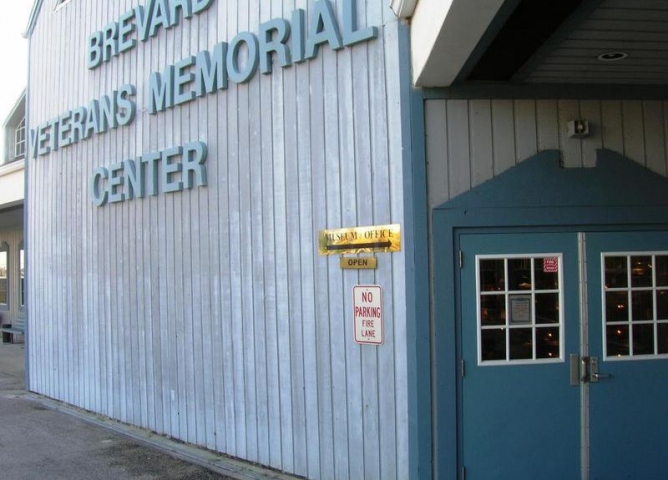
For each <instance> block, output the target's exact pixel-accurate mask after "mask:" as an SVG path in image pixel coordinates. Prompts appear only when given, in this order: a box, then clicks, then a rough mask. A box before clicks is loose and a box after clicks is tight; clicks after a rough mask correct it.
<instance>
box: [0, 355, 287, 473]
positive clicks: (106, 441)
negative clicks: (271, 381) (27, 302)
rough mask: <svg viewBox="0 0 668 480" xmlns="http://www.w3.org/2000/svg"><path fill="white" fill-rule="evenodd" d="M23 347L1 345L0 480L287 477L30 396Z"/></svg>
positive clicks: (33, 395) (42, 398) (31, 394)
mask: <svg viewBox="0 0 668 480" xmlns="http://www.w3.org/2000/svg"><path fill="white" fill-rule="evenodd" d="M24 371H25V370H24V348H23V345H21V344H3V343H0V480H5V479H6V480H24V479H25V480H34V479H39V480H52V479H53V480H60V479H67V480H79V479H81V480H98V479H100V480H103V479H114V480H126V479H127V480H129V479H141V480H153V479H156V480H157V479H160V480H162V479H165V480H172V479H184V480H228V479H235V480H267V479H275V480H289V479H294V478H295V477H292V476H288V475H285V474H281V473H280V472H275V471H273V470H267V469H263V468H261V467H258V466H255V465H252V464H249V463H247V462H242V461H239V460H236V459H231V458H227V457H225V456H222V455H217V454H215V453H212V452H209V451H206V450H204V449H200V448H197V447H193V446H189V445H185V444H182V443H179V442H174V441H172V440H169V439H167V438H165V437H162V436H159V435H155V434H151V433H150V432H147V431H144V430H142V429H138V428H134V427H131V426H127V425H123V424H119V423H118V422H115V421H113V420H110V419H106V418H103V417H100V416H95V415H92V414H90V413H88V412H85V411H83V410H79V409H76V408H74V407H70V406H68V405H65V404H62V403H59V402H55V401H53V400H50V399H47V398H45V397H41V396H39V395H36V394H34V393H30V392H27V391H26V389H25V382H24V376H25V375H24Z"/></svg>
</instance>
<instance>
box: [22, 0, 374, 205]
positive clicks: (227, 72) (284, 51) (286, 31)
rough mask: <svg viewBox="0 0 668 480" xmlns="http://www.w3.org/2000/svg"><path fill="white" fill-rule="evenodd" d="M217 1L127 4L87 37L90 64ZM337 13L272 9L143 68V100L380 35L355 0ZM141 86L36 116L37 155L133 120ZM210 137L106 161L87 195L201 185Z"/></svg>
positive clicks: (220, 84) (323, 1)
mask: <svg viewBox="0 0 668 480" xmlns="http://www.w3.org/2000/svg"><path fill="white" fill-rule="evenodd" d="M214 1H215V0H149V1H148V2H147V3H146V4H145V5H140V6H136V7H134V8H132V9H130V10H128V11H127V12H125V13H123V14H122V15H121V16H120V17H118V18H117V19H116V20H114V21H112V22H111V23H109V24H108V25H106V26H105V27H103V28H102V29H101V30H99V31H96V32H94V33H92V34H91V35H90V36H89V37H88V39H87V41H86V62H87V68H88V69H89V70H94V69H97V68H101V67H102V66H103V65H105V64H107V63H109V62H111V61H112V60H114V59H115V58H117V57H119V56H122V55H124V54H126V53H127V52H130V51H132V50H133V49H135V48H136V47H137V45H138V44H139V42H147V41H149V40H150V39H151V38H152V37H154V36H155V35H157V34H158V32H159V31H161V30H166V31H169V30H168V29H171V28H173V27H176V26H178V25H179V23H180V22H182V21H183V20H184V19H190V18H192V17H193V16H194V15H200V14H202V13H204V12H205V11H206V10H208V9H209V8H210V7H211V5H212V4H213V2H214ZM342 3H343V9H342V16H341V18H340V19H339V18H337V16H336V15H335V13H334V8H333V6H332V3H331V1H330V0H318V1H316V2H314V4H313V6H312V9H311V16H310V19H309V20H308V23H307V20H306V14H305V11H304V10H303V9H296V10H294V11H293V12H292V14H291V16H290V19H289V20H288V19H285V18H274V19H272V20H269V21H267V22H265V23H262V24H260V25H259V28H258V30H257V33H253V32H250V31H243V32H240V33H238V34H237V35H236V36H235V37H234V38H232V39H231V40H230V41H229V42H227V41H222V42H219V43H217V44H216V45H214V46H213V48H211V49H210V50H202V51H199V52H197V53H196V54H195V55H189V56H187V57H185V58H183V59H181V60H178V61H177V62H175V63H173V64H171V65H167V66H166V67H165V68H163V69H162V70H160V71H156V72H153V73H151V74H150V75H149V78H148V85H147V88H146V90H145V91H146V92H147V98H145V99H144V105H145V107H146V111H147V112H148V113H149V114H151V115H156V114H158V113H160V112H164V111H165V110H167V109H168V108H172V107H175V106H178V105H183V104H186V103H188V102H192V101H194V100H196V99H198V98H201V97H204V96H206V95H210V94H213V93H216V92H218V91H220V90H226V89H227V88H228V85H229V82H233V83H237V84H239V83H246V82H249V81H250V80H251V79H253V78H254V77H255V75H256V74H257V72H258V70H259V71H260V73H262V74H264V75H270V74H271V73H272V72H273V64H274V62H276V63H277V64H278V65H280V67H281V68H287V67H290V66H292V65H294V64H299V63H303V62H306V61H309V60H312V59H314V58H316V57H317V56H318V51H319V49H320V47H321V46H325V45H326V46H328V47H329V48H331V49H333V50H339V49H342V48H344V47H349V46H352V45H355V44H357V43H360V42H365V41H368V40H370V39H373V38H376V37H377V36H378V29H377V27H364V28H359V27H358V25H357V13H356V12H357V0H342ZM136 96H137V88H136V86H135V85H132V84H125V85H122V86H121V87H119V88H118V89H117V90H114V91H112V92H111V93H109V94H107V95H103V96H101V97H100V98H96V99H93V100H91V101H89V102H88V104H86V105H81V106H78V107H75V108H72V109H70V110H67V111H66V112H63V113H62V114H61V115H58V116H57V117H54V118H52V119H50V120H48V121H46V122H43V123H41V124H40V125H38V126H37V127H36V128H34V129H31V131H30V147H31V152H32V156H33V157H40V156H44V155H48V154H50V153H51V152H55V151H57V150H59V149H61V148H66V147H68V146H71V145H74V144H77V143H79V142H82V141H85V140H88V139H91V138H93V137H95V136H96V135H100V134H103V133H105V132H108V131H110V130H113V129H117V128H120V127H124V126H127V125H130V124H131V123H132V122H133V121H134V119H135V116H136V112H137V100H136ZM206 161H207V145H206V143H205V142H202V141H196V142H191V143H187V144H184V145H177V146H172V147H169V148H165V149H163V150H160V151H155V152H147V153H142V154H140V155H138V156H136V158H134V159H124V160H122V161H119V162H116V163H113V164H111V165H109V166H105V167H97V168H95V169H94V170H93V173H92V175H91V177H90V182H89V185H90V193H91V197H92V200H93V203H94V204H95V205H97V206H100V207H101V206H104V205H106V204H107V203H117V202H124V201H126V200H132V199H135V198H143V197H145V196H148V195H159V194H160V193H170V192H178V191H181V190H183V189H190V188H193V187H195V186H198V187H203V186H206V185H207V169H206Z"/></svg>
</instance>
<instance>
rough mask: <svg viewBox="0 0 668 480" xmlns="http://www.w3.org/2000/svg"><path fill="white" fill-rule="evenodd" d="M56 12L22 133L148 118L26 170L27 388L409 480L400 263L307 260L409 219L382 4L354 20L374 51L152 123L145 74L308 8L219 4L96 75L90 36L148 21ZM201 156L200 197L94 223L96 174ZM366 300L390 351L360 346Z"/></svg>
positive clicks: (344, 472)
mask: <svg viewBox="0 0 668 480" xmlns="http://www.w3.org/2000/svg"><path fill="white" fill-rule="evenodd" d="M51 3H52V2H48V1H46V2H44V5H43V7H42V11H41V14H40V17H39V19H38V22H37V25H36V28H35V30H34V33H33V35H32V37H31V39H30V56H31V60H30V82H29V120H28V121H29V124H30V127H31V128H34V126H36V125H37V124H39V123H42V122H44V121H46V120H49V119H51V118H53V117H55V116H57V115H59V114H61V113H63V112H65V111H67V110H69V109H71V108H74V107H77V106H80V105H86V104H87V103H88V101H90V100H91V99H94V98H99V97H100V96H101V95H105V94H109V93H110V92H111V91H112V90H114V89H116V88H118V87H120V86H121V85H123V84H124V83H132V84H135V85H136V86H137V89H138V91H137V96H136V98H137V100H138V112H137V118H136V119H135V121H134V122H133V123H132V124H131V125H129V126H127V127H122V128H120V129H118V130H115V131H111V132H108V133H106V134H102V135H97V136H95V138H93V139H90V140H87V141H83V142H80V143H78V144H77V145H74V146H70V147H67V148H64V149H61V150H59V151H57V152H54V153H51V154H50V155H46V156H40V157H38V158H36V159H34V160H31V161H30V166H29V181H28V194H27V198H28V210H29V215H28V225H27V227H28V236H29V241H30V242H29V245H30V254H31V257H30V262H29V278H30V279H31V282H30V284H29V290H28V294H29V295H28V301H29V306H30V321H31V332H32V335H31V336H30V339H29V342H30V359H29V362H30V389H31V390H33V391H36V392H39V393H41V394H44V395H47V396H50V397H53V398H56V399H59V400H62V401H64V402H68V403H70V404H74V405H77V406H79V407H81V408H85V409H88V410H92V411H95V412H100V413H102V414H104V415H108V416H110V417H113V418H115V419H118V420H120V421H122V422H127V423H131V424H135V425H139V426H141V427H144V428H147V429H150V430H154V431H156V432H158V433H161V434H166V435H170V436H173V437H176V438H179V439H182V440H184V441H186V442H191V443H195V444H199V445H202V446H205V447H207V448H210V449H214V450H218V451H220V452H225V453H228V454H230V455H233V456H235V457H240V458H244V459H248V460H251V461H255V462H259V463H262V464H267V465H270V466H272V467H275V468H278V469H281V470H285V471H289V472H295V473H297V474H300V475H305V476H308V477H310V478H323V479H325V478H342V479H343V478H351V479H361V478H365V479H374V478H378V479H380V478H382V479H393V478H402V479H406V478H408V476H409V475H408V473H407V472H408V445H407V442H408V411H407V410H408V408H407V368H408V367H407V358H406V343H405V341H406V334H405V331H406V322H405V318H406V305H405V303H406V302H405V285H404V283H405V279H404V270H405V261H406V259H405V254H406V253H405V249H406V248H409V245H405V247H404V251H402V252H401V253H397V254H382V255H380V256H379V268H378V270H377V271H375V272H373V271H366V272H361V273H356V272H352V271H346V272H344V271H342V270H341V269H340V268H339V266H338V261H339V259H338V257H334V258H325V257H320V256H319V255H318V253H317V232H318V231H319V230H321V229H324V228H337V227H349V226H356V225H360V226H364V225H373V224H387V223H400V224H402V223H403V220H404V219H403V215H404V210H403V202H404V199H403V183H404V179H403V173H402V167H401V165H402V146H401V144H400V140H399V139H400V138H401V135H402V131H401V128H402V127H401V125H402V121H401V118H400V93H401V92H400V91H399V90H400V88H399V69H400V66H399V53H398V43H399V38H398V36H399V27H398V24H397V22H396V19H395V18H394V15H393V14H392V13H391V11H390V10H389V8H388V6H387V5H388V4H389V2H388V1H387V0H373V1H371V0H369V1H362V0H360V1H359V2H358V3H359V12H358V13H359V23H360V25H361V26H365V25H370V26H372V25H373V26H378V27H379V32H380V33H379V38H378V39H376V40H372V41H370V42H368V43H365V44H360V45H356V46H354V47H353V48H346V49H343V50H340V51H338V52H333V51H331V50H329V49H328V48H321V51H320V54H319V56H318V58H317V59H315V60H313V61H310V62H306V63H304V64H301V65H297V66H293V67H290V68H286V69H280V68H277V69H276V71H275V73H274V74H273V75H268V76H265V75H261V74H259V73H258V74H257V75H255V77H254V78H253V79H252V81H250V82H249V83H248V84H245V85H234V84H232V83H230V88H229V89H228V90H227V91H223V92H218V93H217V94H213V95H209V96H207V97H205V98H202V99H198V100H196V101H194V102H191V103H189V104H186V105H183V106H180V107H176V108H174V109H170V110H168V111H166V112H163V113H159V114H157V115H151V116H149V115H148V114H147V113H146V111H145V106H144V99H145V98H146V86H147V84H148V76H149V74H150V73H151V72H155V71H162V70H163V69H164V68H165V67H166V66H167V65H170V64H173V63H174V62H176V61H178V60H180V59H182V58H184V57H185V56H187V55H191V54H195V53H196V52H198V51H200V50H202V49H210V48H212V47H213V45H215V43H217V42H219V41H223V40H228V41H229V40H231V39H232V37H233V36H234V35H235V34H236V32H238V31H244V30H250V31H253V32H256V33H257V28H258V26H259V24H260V23H261V22H264V21H267V20H269V19H272V18H276V17H285V18H289V15H290V13H291V12H292V11H293V9H294V8H297V7H301V8H306V9H308V8H309V6H310V5H312V2H311V1H306V0H297V1H279V0H265V1H262V2H246V1H241V0H217V1H214V3H213V6H212V7H211V8H210V9H209V10H208V11H207V12H206V13H204V14H203V15H200V16H199V17H195V18H193V19H192V20H191V21H185V22H182V23H181V24H180V25H179V26H177V27H175V28H173V29H170V30H167V31H166V30H164V29H161V30H160V32H159V34H158V35H157V36H156V37H155V38H153V39H151V40H149V41H148V42H146V43H142V42H139V45H138V46H137V48H135V49H134V50H132V51H131V52H130V53H126V54H124V55H121V56H120V57H118V58H116V59H114V60H112V61H111V62H110V63H108V64H104V65H102V66H101V67H99V68H97V69H95V70H93V71H89V70H87V69H86V63H85V41H86V38H87V37H88V36H89V35H90V34H92V33H93V32H94V31H97V30H99V29H101V28H102V27H103V26H104V25H106V24H107V23H109V22H110V21H111V20H116V19H118V17H119V16H120V15H121V14H122V13H124V12H126V11H127V10H129V9H130V8H131V7H132V6H134V5H137V4H140V3H141V4H143V3H144V2H137V1H130V0H119V1H105V2H100V1H97V0H76V1H72V2H70V3H68V4H67V5H66V6H65V7H63V8H61V9H60V10H58V11H57V12H53V6H52V5H51ZM334 3H335V5H336V10H337V12H338V13H337V16H338V18H341V11H342V3H341V1H337V2H334ZM198 139H199V140H202V141H205V142H206V143H207V144H208V148H209V157H208V161H207V165H208V173H209V186H208V187H206V188H200V189H194V190H189V191H184V192H181V193H175V194H160V195H159V196H157V197H149V198H147V199H142V200H134V201H126V202H123V203H118V204H111V205H107V206H105V207H103V208H97V207H95V206H94V205H93V202H92V200H91V198H90V194H89V191H88V185H89V180H90V177H91V174H92V171H93V169H94V168H95V167H99V166H109V165H110V164H112V163H115V162H118V161H120V160H123V159H129V158H135V157H136V156H138V155H141V154H142V153H144V152H150V151H156V150H160V149H163V148H166V147H170V146H175V145H181V144H183V143H186V142H188V141H192V140H198ZM356 284H378V285H381V286H382V287H383V298H384V309H385V343H384V345H382V346H381V347H373V346H359V345H357V344H355V343H354V341H353V323H352V305H351V303H352V288H353V286H354V285H356Z"/></svg>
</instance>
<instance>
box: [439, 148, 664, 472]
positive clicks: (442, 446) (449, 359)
mask: <svg viewBox="0 0 668 480" xmlns="http://www.w3.org/2000/svg"><path fill="white" fill-rule="evenodd" d="M634 186H636V188H635V189H634V188H633V187H634ZM666 191H668V178H665V177H663V176H660V175H658V174H656V173H654V172H651V171H650V170H648V169H646V168H645V167H643V166H641V165H639V164H637V163H635V162H633V161H631V160H629V159H627V158H625V157H623V156H622V155H619V154H617V153H615V152H612V151H610V150H599V151H598V157H597V166H596V167H594V168H575V169H564V168H562V167H561V165H560V154H559V152H558V151H554V150H550V151H545V152H541V153H539V154H538V155H535V156H533V157H531V158H529V159H527V160H524V161H523V162H521V163H520V164H519V165H518V166H516V167H514V168H512V169H510V170H508V171H506V172H504V173H503V174H501V175H499V176H497V177H495V178H493V179H492V180H490V181H488V182H486V183H484V184H482V185H480V186H478V187H476V188H475V189H473V190H470V191H469V192H466V193H464V194H462V195H460V196H458V197H456V198H454V199H452V200H450V201H448V202H446V203H445V204H443V205H440V206H439V207H437V208H435V209H433V211H432V218H431V221H432V222H431V227H432V228H431V245H432V253H433V256H432V261H431V268H432V279H433V281H432V291H431V298H432V311H431V319H430V329H431V351H432V362H431V365H432V375H431V378H432V389H431V390H432V419H433V420H432V422H433V423H432V438H433V442H434V449H433V455H434V461H433V476H434V478H461V477H462V471H461V466H462V465H461V451H460V445H461V443H460V442H461V426H460V425H461V422H460V418H461V417H460V415H461V374H460V359H461V354H460V351H459V349H460V347H459V338H460V332H459V331H458V328H457V316H458V314H459V312H460V300H459V298H460V285H459V275H458V264H459V259H458V255H457V252H458V250H459V235H460V234H461V233H467V232H468V233H470V232H471V231H479V232H486V233H493V232H494V231H497V232H500V231H503V232H507V231H513V232H517V233H521V232H523V231H527V232H528V231H543V232H550V231H555V232H556V231H572V232H574V233H577V232H579V231H585V230H586V231H590V232H591V231H603V232H604V231H614V230H619V229H621V228H623V229H624V230H626V231H632V230H665V229H667V228H668V195H665V192H666ZM536 207H539V208H536Z"/></svg>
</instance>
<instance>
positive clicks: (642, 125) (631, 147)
mask: <svg viewBox="0 0 668 480" xmlns="http://www.w3.org/2000/svg"><path fill="white" fill-rule="evenodd" d="M425 119H426V120H425V121H426V138H427V146H426V148H427V172H428V175H427V178H428V190H429V205H430V207H431V208H433V207H435V206H438V205H440V204H441V203H443V202H446V201H448V200H449V199H451V198H453V197H455V196H457V195H459V194H461V193H464V192H466V191H468V190H470V189H471V188H473V187H476V186H477V185H479V184H481V183H482V182H484V181H486V180H489V179H491V178H492V177H494V176H496V175H498V174H499V173H502V172H504V171H505V170H507V169H509V168H511V167H513V166H514V165H516V164H517V163H519V162H521V161H522V160H525V159H526V158H528V157H530V156H532V155H535V154H536V153H538V152H540V151H543V150H549V149H558V150H560V151H561V155H562V160H563V164H564V166H565V167H593V166H595V164H596V150H597V149H599V148H607V149H610V150H614V151H616V152H619V153H621V154H623V155H625V156H627V157H628V158H630V159H631V160H633V161H635V162H638V163H640V164H641V165H644V166H646V167H647V168H649V169H651V170H653V171H655V172H657V173H659V174H661V175H664V176H665V175H666V173H667V172H668V155H667V151H668V102H666V101H656V100H652V101H640V100H638V101H632V100H605V101H599V100H427V101H426V103H425ZM574 119H585V120H588V121H589V126H590V131H591V135H590V136H589V137H587V138H585V139H574V138H569V137H568V129H567V123H568V121H570V120H574Z"/></svg>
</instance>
